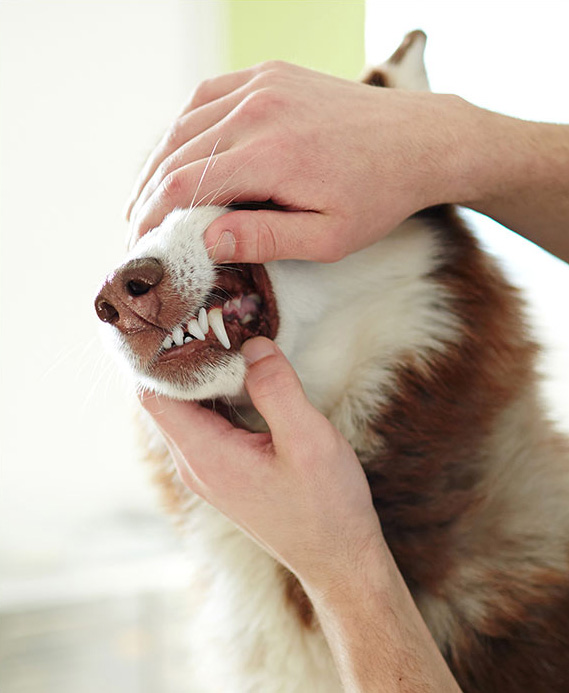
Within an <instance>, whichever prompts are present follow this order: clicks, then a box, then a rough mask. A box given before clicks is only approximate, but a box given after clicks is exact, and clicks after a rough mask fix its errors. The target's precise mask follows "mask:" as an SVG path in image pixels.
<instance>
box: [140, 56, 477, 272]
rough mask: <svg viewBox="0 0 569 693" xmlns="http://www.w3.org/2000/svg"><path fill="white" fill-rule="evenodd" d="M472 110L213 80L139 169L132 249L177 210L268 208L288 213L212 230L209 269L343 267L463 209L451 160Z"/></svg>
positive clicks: (299, 74)
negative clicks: (432, 213)
mask: <svg viewBox="0 0 569 693" xmlns="http://www.w3.org/2000/svg"><path fill="white" fill-rule="evenodd" d="M472 108H473V107H471V106H470V105H469V104H466V102H463V101H462V100H461V99H458V98H457V97H453V96H444V95H435V94H430V93H423V92H407V91H400V90H397V89H381V88H377V87H371V86H368V85H365V84H361V83H355V82H350V81H347V80H343V79H338V78H336V77H331V76H328V75H324V74H320V73H318V72H313V71H311V70H307V69H304V68H301V67H297V66H294V65H288V64H284V63H277V62H271V63H266V64H263V65H260V66H256V67H253V68H250V69H247V70H242V71H240V72H235V73H232V74H228V75H223V76H221V77H217V78H215V79H212V80H210V81H207V82H204V83H203V84H202V85H201V86H200V87H199V88H198V89H197V91H196V93H195V94H194V96H193V97H192V99H191V100H190V102H189V104H188V106H187V107H186V108H185V109H184V111H183V112H182V114H181V115H180V116H179V117H178V118H177V120H176V121H175V122H174V124H173V125H172V127H171V128H170V130H169V131H168V132H167V133H166V135H165V136H164V138H163V140H162V141H161V142H160V144H159V145H158V147H157V148H156V150H155V151H154V153H153V154H152V155H151V156H150V158H149V160H148V162H147V164H146V166H145V167H144V169H143V171H142V173H141V176H140V179H139V181H138V183H137V184H136V185H135V188H134V191H133V195H132V198H131V202H130V205H129V211H128V216H129V217H130V220H131V234H132V238H133V239H136V238H138V237H139V236H141V235H142V234H144V233H146V232H147V231H148V230H150V229H151V228H153V227H155V226H157V225H158V224H159V223H160V222H161V221H162V219H163V218H164V217H165V216H166V214H168V213H169V212H170V211H171V210H172V209H174V207H176V206H178V207H188V206H190V205H191V204H192V205H193V204H204V203H214V204H220V205H226V204H228V203H230V202H232V201H238V202H251V201H262V202H264V201H268V200H270V201H272V202H273V203H275V204H277V205H279V206H281V207H283V208H284V209H286V210H288V211H286V212H282V211H273V210H257V211H243V210H241V211H234V212H232V213H229V214H227V215H224V216H223V217H221V218H220V219H218V220H216V221H215V222H213V224H212V225H211V226H210V228H209V229H208V231H207V233H206V236H205V240H206V245H207V246H208V248H209V249H210V252H211V254H212V255H213V256H214V259H216V260H217V261H220V262H223V261H239V262H266V261H270V260H273V259H281V258H299V259H307V260H318V261H324V262H329V261H335V260H338V259H340V258H342V257H344V256H345V255H347V254H349V253H350V252H353V251H355V250H358V249H360V248H362V247H365V246H367V245H369V244H371V243H373V242H374V241H376V240H378V239H379V238H381V237H382V236H383V235H385V234H387V233H388V232H389V231H390V230H391V229H393V228H394V227H395V226H397V224H399V223H400V222H401V221H403V220H404V219H406V218H407V217H408V216H410V215H411V214H413V213H414V212H417V211H418V210H420V209H423V208H425V207H428V206H430V205H433V204H439V203H443V202H454V201H460V199H461V198H464V197H468V193H466V192H465V190H463V189H462V188H463V187H464V179H465V177H464V175H460V174H459V172H460V171H461V166H460V165H459V164H458V159H459V158H460V157H459V155H458V153H457V152H458V149H459V146H458V145H459V144H460V143H461V142H464V141H466V140H467V139H468V133H469V130H470V129H471V128H470V123H471V121H472V115H471V110H470V109H472ZM461 186H462V187H461ZM458 188H460V190H459V189H458ZM225 231H230V232H231V233H230V235H224V232H225Z"/></svg>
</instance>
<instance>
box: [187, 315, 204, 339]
mask: <svg viewBox="0 0 569 693" xmlns="http://www.w3.org/2000/svg"><path fill="white" fill-rule="evenodd" d="M188 332H189V333H190V334H191V335H192V336H193V337H197V338H198V339H199V340H201V341H202V342H203V341H204V339H205V334H204V333H203V330H202V328H201V327H200V325H199V323H198V321H197V320H190V322H189V323H188Z"/></svg>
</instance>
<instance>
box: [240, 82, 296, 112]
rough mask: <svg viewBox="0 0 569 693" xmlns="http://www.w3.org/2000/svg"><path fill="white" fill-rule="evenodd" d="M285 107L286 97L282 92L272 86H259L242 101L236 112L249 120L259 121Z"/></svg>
mask: <svg viewBox="0 0 569 693" xmlns="http://www.w3.org/2000/svg"><path fill="white" fill-rule="evenodd" d="M285 106H286V96H285V94H284V93H283V92H282V91H280V90H279V89H278V88H276V87H275V86H273V85H265V86H261V85H259V86H258V88H256V89H255V90H254V91H253V92H251V93H250V94H248V95H247V96H246V97H245V98H244V99H243V101H242V102H241V104H240V105H239V107H238V109H237V112H238V114H239V115H240V116H241V117H245V118H247V119H249V120H260V119H262V118H266V117H267V116H268V115H273V114H274V113H275V112H276V111H281V110H282V109H283V108H284V107H285Z"/></svg>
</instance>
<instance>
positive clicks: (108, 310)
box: [95, 257, 164, 332]
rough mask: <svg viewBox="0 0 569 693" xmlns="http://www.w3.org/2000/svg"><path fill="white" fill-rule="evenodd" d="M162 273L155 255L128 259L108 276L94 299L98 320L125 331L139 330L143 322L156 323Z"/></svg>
mask: <svg viewBox="0 0 569 693" xmlns="http://www.w3.org/2000/svg"><path fill="white" fill-rule="evenodd" d="M163 276H164V270H163V268H162V265H161V264H160V261H159V260H157V259H156V258H151V257H150V258H140V259H138V260H131V261H130V262H127V263H126V264H125V265H123V266H122V267H120V268H119V269H118V270H117V271H116V272H115V273H114V274H112V275H111V276H109V277H108V278H107V280H106V281H105V283H104V284H103V288H102V289H101V290H100V292H99V294H98V296H97V298H96V299H95V310H96V311H97V315H98V316H99V319H100V320H102V321H103V322H108V323H111V324H112V325H115V327H118V329H119V330H121V331H122V332H131V331H135V330H137V329H140V327H141V325H142V324H143V323H144V321H147V322H154V321H155V320H156V317H157V315H158V313H159V310H160V299H159V297H158V296H157V292H156V291H155V289H156V287H157V286H158V285H159V284H160V282H161V281H162V277H163Z"/></svg>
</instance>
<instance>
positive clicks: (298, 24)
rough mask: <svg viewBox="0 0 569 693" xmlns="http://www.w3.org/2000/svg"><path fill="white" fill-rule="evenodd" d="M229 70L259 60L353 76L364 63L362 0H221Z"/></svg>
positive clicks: (342, 75)
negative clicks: (226, 36)
mask: <svg viewBox="0 0 569 693" xmlns="http://www.w3.org/2000/svg"><path fill="white" fill-rule="evenodd" d="M225 4H226V10H227V19H228V31H229V36H228V45H227V48H228V59H229V66H228V68H229V69H230V70H238V69H240V68H243V67H248V66H249V65H253V64H255V63H259V62H262V61H263V60H270V59H278V60H287V61H289V62H293V63H298V64H299V65H304V66H306V67H310V68H313V69H315V70H321V71H323V72H328V73H330V74H334V75H338V76H340V77H347V78H351V79H354V78H356V77H358V75H359V74H360V72H361V70H362V67H363V65H364V18H365V2H364V0H327V1H325V0H225Z"/></svg>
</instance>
